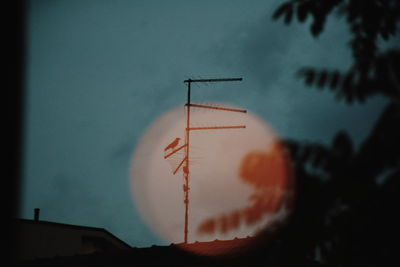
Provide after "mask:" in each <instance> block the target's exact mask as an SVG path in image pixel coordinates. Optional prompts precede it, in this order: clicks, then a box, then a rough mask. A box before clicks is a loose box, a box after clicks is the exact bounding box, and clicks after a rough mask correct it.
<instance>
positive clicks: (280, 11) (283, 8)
mask: <svg viewBox="0 0 400 267" xmlns="http://www.w3.org/2000/svg"><path fill="white" fill-rule="evenodd" d="M288 8H290V9H292V4H291V3H285V4H283V5H281V6H280V7H279V8H278V9H277V10H276V11H275V12H274V14H273V15H272V18H273V19H274V20H276V19H278V18H279V17H281V16H282V15H283V14H284V13H285V12H287V10H288Z"/></svg>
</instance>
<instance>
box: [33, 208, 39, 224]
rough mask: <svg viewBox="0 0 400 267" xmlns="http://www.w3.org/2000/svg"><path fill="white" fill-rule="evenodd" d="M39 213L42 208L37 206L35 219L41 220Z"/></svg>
mask: <svg viewBox="0 0 400 267" xmlns="http://www.w3.org/2000/svg"><path fill="white" fill-rule="evenodd" d="M39 214H40V209H39V208H35V217H34V220H35V221H39Z"/></svg>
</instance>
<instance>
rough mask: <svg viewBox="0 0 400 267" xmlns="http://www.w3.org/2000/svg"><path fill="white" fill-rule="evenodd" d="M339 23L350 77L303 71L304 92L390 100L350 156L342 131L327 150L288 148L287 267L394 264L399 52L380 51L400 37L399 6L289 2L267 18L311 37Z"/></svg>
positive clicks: (362, 0)
mask: <svg viewBox="0 0 400 267" xmlns="http://www.w3.org/2000/svg"><path fill="white" fill-rule="evenodd" d="M334 13H336V14H338V15H340V16H345V17H346V21H347V25H348V27H349V29H350V31H351V33H352V37H351V40H350V42H349V45H350V49H351V50H352V56H353V63H352V65H351V67H350V68H349V69H348V70H345V71H343V70H326V69H322V70H321V69H315V68H313V67H304V68H302V69H301V70H299V71H298V75H299V77H300V78H301V79H302V80H304V82H305V83H306V84H307V85H309V86H314V87H317V88H319V89H323V88H330V89H331V90H332V91H333V92H334V93H335V94H336V95H337V97H338V100H339V101H346V103H348V104H351V103H353V102H355V101H356V102H364V101H365V100H366V99H367V98H369V97H371V96H374V95H381V96H384V97H385V98H386V99H388V104H387V106H386V107H385V108H384V110H383V112H382V114H381V115H380V118H379V119H378V121H377V123H376V124H375V126H374V128H373V129H372V130H371V132H370V133H369V135H368V137H367V138H366V140H364V141H363V142H362V144H361V145H360V147H359V148H358V149H356V148H355V147H354V145H353V142H352V140H351V138H350V137H349V136H348V135H347V134H346V132H344V131H340V132H338V133H337V134H336V135H335V137H334V138H333V140H332V143H331V145H329V146H326V145H321V144H316V143H315V144H309V143H301V142H297V141H287V142H286V145H287V147H288V148H289V149H290V151H291V155H292V158H293V160H294V163H295V169H296V177H297V184H298V187H297V191H298V194H297V199H296V202H295V203H296V205H295V209H294V211H293V215H292V218H291V220H290V221H289V223H288V225H287V227H286V228H285V229H284V230H283V231H282V232H281V233H280V238H281V240H283V243H284V245H283V247H282V252H281V253H282V255H281V257H282V258H283V259H284V260H283V261H284V262H285V263H286V264H287V266H294V264H296V265H299V263H302V262H304V259H305V258H306V257H308V256H309V255H314V254H315V251H316V250H319V251H320V257H321V262H322V263H325V264H326V265H329V266H385V265H390V266H393V265H396V262H397V265H398V263H399V259H398V256H397V245H396V243H397V242H398V240H397V239H396V237H395V236H396V235H395V233H397V232H398V228H399V227H400V220H399V219H398V216H396V211H397V210H398V209H397V203H400V201H399V200H400V195H399V194H400V191H399V189H400V140H399V138H400V101H399V100H400V75H399V74H400V50H399V46H397V48H393V49H390V50H386V51H385V50H384V49H382V48H380V47H379V45H378V43H379V42H385V43H388V42H393V40H395V39H396V38H398V37H399V25H400V1H398V0H292V1H287V2H285V3H283V4H282V5H281V6H280V7H279V8H278V9H277V10H276V11H275V13H274V14H273V19H275V20H277V19H279V18H283V20H284V22H285V23H286V24H290V23H291V22H292V20H293V18H294V17H295V16H296V17H297V19H298V21H299V22H301V23H302V22H305V21H306V20H307V18H308V17H311V20H312V22H311V25H310V31H311V34H312V35H313V36H315V37H317V36H319V35H320V34H322V32H323V30H324V23H325V21H326V20H327V18H328V17H329V16H331V15H332V14H334Z"/></svg>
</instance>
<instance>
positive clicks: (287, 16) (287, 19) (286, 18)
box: [285, 6, 293, 24]
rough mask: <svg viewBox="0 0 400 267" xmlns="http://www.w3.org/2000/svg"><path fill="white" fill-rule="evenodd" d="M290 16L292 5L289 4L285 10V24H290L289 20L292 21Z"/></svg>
mask: <svg viewBox="0 0 400 267" xmlns="http://www.w3.org/2000/svg"><path fill="white" fill-rule="evenodd" d="M292 16H293V8H292V6H290V7H289V8H288V9H287V11H286V15H285V24H290V22H291V21H292Z"/></svg>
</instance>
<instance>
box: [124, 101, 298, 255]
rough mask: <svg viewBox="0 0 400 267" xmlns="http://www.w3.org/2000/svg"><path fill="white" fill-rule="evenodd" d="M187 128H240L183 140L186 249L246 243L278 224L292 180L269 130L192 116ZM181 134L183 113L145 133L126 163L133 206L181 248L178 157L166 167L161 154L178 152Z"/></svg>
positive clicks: (208, 114)
mask: <svg viewBox="0 0 400 267" xmlns="http://www.w3.org/2000/svg"><path fill="white" fill-rule="evenodd" d="M217 105H218V106H225V107H226V106H227V105H226V104H217ZM190 120H191V125H190V127H210V126H225V125H227V126H229V125H245V126H246V128H244V129H218V130H198V131H191V132H190V147H189V149H190V158H189V162H190V179H189V211H188V212H189V216H188V230H189V231H188V243H193V242H195V241H199V242H206V241H213V240H215V239H219V240H232V239H234V238H246V237H251V236H255V235H256V234H257V233H258V232H260V231H262V230H265V229H267V228H268V227H269V226H270V225H272V224H274V223H275V222H279V221H284V219H285V218H286V217H287V216H288V214H289V212H290V205H291V202H292V199H293V193H294V177H293V172H292V169H291V162H290V159H289V157H288V154H287V152H286V151H285V149H284V146H283V145H282V143H281V141H280V139H279V137H278V135H277V134H276V133H275V132H274V131H273V130H272V128H271V127H270V126H268V124H267V123H266V122H265V121H263V120H262V119H260V118H258V117H257V116H256V115H254V114H252V113H249V112H247V113H237V112H229V111H222V110H209V109H196V108H191V117H190ZM185 128H186V117H185V108H184V107H183V106H182V107H178V108H175V109H173V110H171V111H169V112H167V113H165V114H163V115H162V116H161V117H160V118H158V119H157V120H156V121H155V122H154V123H153V124H152V125H150V127H149V128H148V129H147V130H146V131H145V133H144V134H143V136H142V138H141V139H140V140H139V142H138V145H137V147H136V149H135V151H134V154H133V157H132V161H131V170H130V186H131V191H132V195H133V200H134V204H135V206H136V207H137V209H138V211H139V213H140V215H141V216H142V218H143V219H144V221H145V222H146V223H147V224H148V225H149V226H150V228H151V229H152V230H153V231H154V232H155V233H156V234H157V235H158V236H159V237H160V238H162V239H163V240H165V241H166V242H168V243H182V242H183V240H184V215H185V206H184V193H183V184H184V180H183V171H182V168H179V169H178V171H177V172H176V173H175V174H173V172H174V171H175V170H176V169H177V167H178V166H179V163H180V162H181V161H182V159H183V157H184V149H181V150H180V151H178V152H176V153H174V154H173V155H172V156H170V157H168V158H167V159H165V158H164V157H165V155H166V151H165V150H164V149H166V148H167V151H173V149H171V147H174V146H175V147H176V148H177V147H180V146H182V145H183V144H184V136H185ZM177 138H180V139H179V140H178V139H177ZM174 141H175V143H174ZM168 144H170V147H169V148H168ZM185 247H186V246H185ZM187 247H190V246H187ZM194 252H196V251H194Z"/></svg>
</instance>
